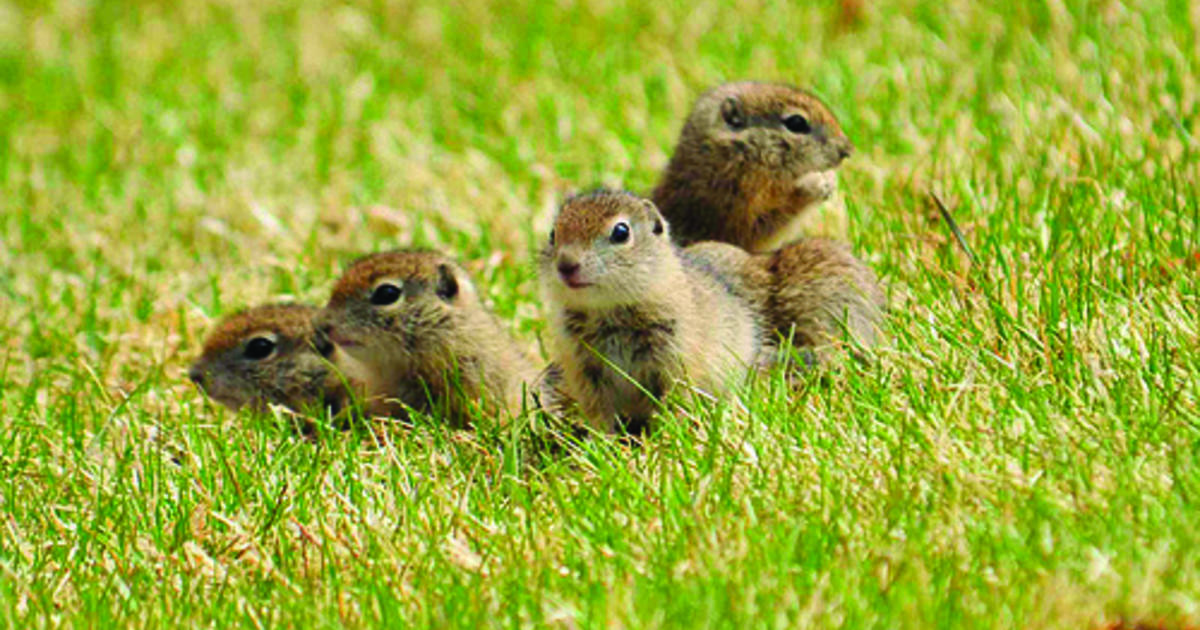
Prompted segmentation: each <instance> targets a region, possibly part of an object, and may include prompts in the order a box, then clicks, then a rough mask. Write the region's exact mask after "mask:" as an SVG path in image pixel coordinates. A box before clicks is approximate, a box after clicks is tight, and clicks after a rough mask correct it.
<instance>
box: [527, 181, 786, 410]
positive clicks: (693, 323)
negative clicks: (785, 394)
mask: <svg viewBox="0 0 1200 630" xmlns="http://www.w3.org/2000/svg"><path fill="white" fill-rule="evenodd" d="M721 264H722V261H721V260H720V259H716V258H714V259H713V260H712V261H709V260H703V259H696V258H693V257H691V256H689V255H688V253H687V252H686V251H683V250H680V249H679V248H678V247H676V246H675V245H673V244H672V243H671V240H670V236H669V234H668V226H667V222H666V221H665V220H664V219H663V217H662V215H661V214H660V213H659V212H658V209H657V208H655V206H654V204H653V203H651V202H650V201H649V200H647V199H642V198H639V197H636V196H634V195H632V194H630V193H625V192H614V191H603V190H602V191H598V192H593V193H589V194H584V195H580V196H576V197H573V198H571V199H568V200H567V201H566V202H565V203H564V204H563V206H562V208H561V209H560V210H559V213H558V216H557V218H556V219H555V222H554V228H553V230H552V231H551V232H550V239H549V243H548V244H547V245H546V247H545V249H543V250H542V253H541V255H540V259H539V271H540V277H541V283H542V288H543V293H544V296H545V299H546V303H547V306H548V307H549V309H550V348H551V355H552V361H553V363H552V366H551V368H550V369H551V370H555V369H557V370H559V371H560V372H561V378H562V384H561V387H562V389H563V391H564V392H565V394H566V395H567V396H569V397H570V398H571V399H572V400H573V401H574V402H575V403H576V405H578V407H579V409H580V411H581V412H582V413H583V415H584V416H585V417H586V418H587V420H588V422H589V424H590V425H591V426H592V427H593V428H595V429H597V430H601V431H611V430H613V429H615V428H617V427H618V426H619V424H624V425H625V427H626V428H628V429H630V430H634V431H636V430H640V429H641V428H642V427H644V426H645V424H646V422H647V421H648V420H649V418H650V417H651V416H652V415H653V414H654V412H655V411H656V402H655V399H659V398H661V397H662V396H663V395H664V394H666V393H667V392H668V391H669V390H670V388H671V387H672V386H673V385H674V383H675V382H676V380H684V381H687V382H690V383H692V384H694V385H696V386H698V387H699V388H701V389H702V390H704V391H707V392H710V393H714V394H715V393H719V392H721V391H724V390H725V388H726V387H727V386H728V385H729V384H730V383H731V381H735V380H737V379H738V378H739V377H742V376H744V375H745V374H746V373H747V371H748V370H749V369H751V368H753V367H755V366H756V365H758V364H759V362H760V360H761V359H762V357H763V346H764V338H765V335H764V332H763V326H762V321H761V319H760V316H759V314H758V312H757V311H756V310H755V309H754V307H753V306H752V305H751V304H750V302H749V301H748V300H747V299H745V298H744V297H743V296H741V295H740V294H739V292H738V290H737V287H736V282H737V281H736V279H735V278H733V277H732V276H728V275H726V274H725V273H724V272H723V270H722V269H720V265H721Z"/></svg>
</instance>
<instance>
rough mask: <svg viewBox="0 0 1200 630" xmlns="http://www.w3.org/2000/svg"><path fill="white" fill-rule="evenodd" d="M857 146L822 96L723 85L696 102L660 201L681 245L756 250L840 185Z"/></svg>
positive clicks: (657, 196) (768, 86) (778, 87)
mask: <svg viewBox="0 0 1200 630" xmlns="http://www.w3.org/2000/svg"><path fill="white" fill-rule="evenodd" d="M853 150H854V147H853V145H852V144H851V142H850V139H849V138H847V137H846V134H845V133H843V132H842V128H841V126H840V125H839V124H838V121H837V119H836V118H835V117H834V115H833V113H832V112H831V111H830V110H829V108H828V107H826V106H825V104H824V103H822V102H821V101H820V100H819V99H818V98H817V97H816V96H814V95H812V94H810V93H808V92H806V91H804V90H801V89H798V88H795V87H792V86H789V85H783V84H776V83H757V82H749V81H747V82H739V83H727V84H724V85H720V86H718V87H716V88H713V89H712V90H710V91H708V92H706V93H704V94H703V95H702V96H700V98H699V99H698V100H697V101H696V104H695V105H694V106H693V108H692V112H691V114H690V115H689V116H688V118H687V122H686V123H685V124H684V127H683V131H682V132H681V133H680V136H679V142H678V143H677V144H676V146H675V152H674V154H673V155H672V157H671V161H670V163H669V164H668V165H667V170H666V172H665V173H664V174H663V177H662V179H661V180H660V181H659V184H658V186H657V188H655V190H654V194H653V199H654V203H655V204H656V205H657V206H658V207H659V208H660V209H661V210H662V213H663V216H664V217H666V219H667V221H669V222H670V224H671V226H672V228H673V229H674V231H675V238H676V240H677V241H679V242H680V243H681V244H684V245H686V244H688V243H692V242H696V241H705V240H714V241H723V242H726V243H732V244H734V245H737V246H739V247H742V248H745V249H747V250H750V251H764V250H766V249H770V248H771V247H770V245H771V244H772V243H773V239H772V236H775V235H776V234H777V233H778V232H780V231H782V230H784V229H785V228H787V227H788V226H789V224H791V223H792V221H793V220H794V219H796V218H797V217H798V216H799V215H800V214H801V213H802V212H803V211H804V210H805V209H806V208H808V207H809V206H811V205H812V204H814V203H816V202H820V201H823V200H824V199H826V198H828V197H829V196H830V195H832V194H833V193H834V191H835V190H836V188H837V174H836V172H835V171H834V169H836V168H837V167H838V166H839V165H840V164H841V163H842V161H843V160H845V159H846V158H847V157H849V156H850V154H851V153H852V152H853Z"/></svg>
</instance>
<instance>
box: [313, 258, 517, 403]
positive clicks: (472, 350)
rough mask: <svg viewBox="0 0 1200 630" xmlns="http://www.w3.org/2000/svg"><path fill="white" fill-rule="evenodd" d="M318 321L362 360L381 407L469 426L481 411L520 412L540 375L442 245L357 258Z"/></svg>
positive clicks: (360, 367)
mask: <svg viewBox="0 0 1200 630" xmlns="http://www.w3.org/2000/svg"><path fill="white" fill-rule="evenodd" d="M316 326H317V329H318V330H319V331H321V332H322V333H324V334H326V335H327V336H328V337H329V338H330V339H331V340H332V341H333V342H334V343H335V344H337V346H338V348H339V350H341V351H343V352H345V353H346V354H347V355H349V357H350V358H351V359H353V360H354V362H355V363H356V365H355V366H354V371H355V375H356V377H357V378H359V379H361V380H362V381H363V383H364V386H365V388H366V392H367V397H368V409H370V410H371V411H373V412H375V413H399V410H401V409H403V406H407V407H411V408H413V409H417V410H420V411H427V412H431V413H433V414H435V415H440V416H442V417H444V418H446V419H447V420H448V421H449V422H450V423H451V424H452V425H454V426H459V427H464V426H467V425H469V424H470V422H471V418H472V417H474V416H476V415H477V414H480V413H488V414H491V413H494V412H497V411H501V410H505V411H508V412H510V413H516V412H519V411H520V410H521V408H522V404H523V402H524V400H523V394H524V392H525V389H526V388H527V387H528V386H529V385H528V384H529V383H532V382H533V380H534V378H535V377H536V371H535V369H534V366H533V364H532V363H531V361H530V359H529V358H528V357H527V356H526V355H525V354H524V353H523V352H522V351H521V350H520V348H518V346H517V344H516V343H515V341H514V340H513V339H512V338H511V337H510V336H509V334H508V332H507V331H505V330H504V328H503V327H502V326H501V325H500V323H499V322H498V321H497V320H496V318H495V316H494V315H493V314H492V313H491V312H490V311H488V310H487V308H486V307H485V306H484V305H483V303H482V302H481V300H480V297H479V294H478V291H477V290H476V288H475V285H474V284H473V283H472V282H471V280H470V277H469V276H468V275H467V273H466V271H464V270H463V269H462V267H460V266H459V265H458V264H457V263H456V262H454V260H452V259H450V258H448V257H446V256H443V255H441V254H439V253H436V252H431V251H394V252H387V253H381V254H374V255H371V256H367V257H365V258H362V259H359V260H358V261H356V262H354V263H353V264H351V265H350V267H349V268H348V269H346V272H345V273H344V274H343V275H342V277H341V279H340V280H338V282H337V285H336V286H335V287H334V289H333V295H332V297H331V298H330V299H329V304H328V305H326V307H325V309H324V310H323V311H322V312H321V313H320V315H318V316H317V320H316ZM396 402H399V403H403V405H396V404H395V403H396Z"/></svg>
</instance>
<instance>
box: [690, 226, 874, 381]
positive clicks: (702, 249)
mask: <svg viewBox="0 0 1200 630" xmlns="http://www.w3.org/2000/svg"><path fill="white" fill-rule="evenodd" d="M685 251H687V252H688V253H689V254H690V255H692V256H693V257H695V258H697V259H701V260H705V261H708V262H709V263H710V264H714V265H719V266H721V267H722V268H724V269H733V270H736V271H735V272H733V275H734V276H735V277H736V278H737V284H738V286H739V287H740V288H741V290H742V291H743V292H744V293H745V294H746V295H747V296H748V297H749V298H750V300H751V301H752V302H753V303H754V304H755V305H756V306H757V307H758V308H759V309H760V311H761V312H762V313H763V317H764V319H765V320H766V321H767V323H768V325H769V326H770V327H771V328H772V329H773V330H774V331H775V336H776V337H777V338H784V339H791V341H792V344H793V345H794V346H797V347H800V348H807V349H812V350H814V351H815V353H816V356H815V357H813V358H816V359H820V358H822V357H824V356H825V355H827V349H828V348H829V347H830V345H831V344H832V343H833V342H835V341H837V340H839V339H843V338H845V337H846V336H847V335H848V336H849V337H851V338H853V339H854V340H855V341H856V342H858V343H859V344H861V345H862V346H865V347H870V346H873V345H875V344H876V343H877V342H878V340H879V334H880V331H879V326H880V323H881V321H882V319H883V312H884V309H885V307H886V303H887V301H886V298H885V297H884V294H883V290H882V288H881V287H880V285H879V280H878V279H877V278H876V276H875V273H874V272H873V271H871V268H870V267H868V266H867V265H866V264H864V263H863V262H862V261H860V260H859V259H858V258H856V257H855V256H854V254H853V253H851V252H850V248H849V247H848V246H847V245H845V244H843V243H840V242H838V241H834V240H830V239H824V238H806V239H801V240H799V241H795V242H792V243H789V244H787V245H784V246H783V247H781V248H779V249H777V250H775V251H773V252H769V253H766V254H750V253H747V252H746V251H744V250H742V249H740V248H737V247H733V246H731V245H727V244H725V243H717V242H713V241H706V242H703V243H696V244H694V245H691V246H689V247H687V248H686V250H685Z"/></svg>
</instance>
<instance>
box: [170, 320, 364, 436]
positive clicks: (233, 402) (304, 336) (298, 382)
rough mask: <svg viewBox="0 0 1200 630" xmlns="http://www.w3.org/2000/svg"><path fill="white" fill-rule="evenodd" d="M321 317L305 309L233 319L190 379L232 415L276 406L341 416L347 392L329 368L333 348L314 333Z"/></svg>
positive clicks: (220, 328)
mask: <svg viewBox="0 0 1200 630" xmlns="http://www.w3.org/2000/svg"><path fill="white" fill-rule="evenodd" d="M316 313H317V308H316V307H315V306H309V305H306V304H269V305H265V306H259V307H256V308H252V309H248V310H245V311H241V312H238V313H235V314H233V315H230V316H228V317H226V318H225V319H223V320H221V322H220V323H219V324H218V325H217V327H216V328H215V329H214V330H213V332H212V333H210V334H209V336H208V339H207V340H206V341H205V343H204V351H203V353H202V354H201V356H200V358H198V359H196V361H195V362H194V363H193V364H192V367H191V369H190V370H189V371H188V377H189V378H191V380H192V382H194V383H195V384H196V385H197V386H198V387H199V388H200V389H201V390H202V391H204V392H205V393H206V394H208V395H209V396H210V397H212V398H213V399H214V400H216V401H217V402H219V403H221V404H223V405H225V406H226V407H229V408H230V409H234V410H236V409H239V408H241V407H243V406H247V405H249V406H254V407H258V408H262V407H265V406H266V404H267V403H274V404H278V405H284V406H287V407H289V408H291V409H292V410H294V411H312V410H314V409H316V408H317V407H319V406H325V407H326V408H327V409H328V410H329V411H330V413H331V414H333V415H336V414H337V413H338V412H340V411H341V410H342V408H343V406H344V405H345V402H346V400H347V390H346V388H345V386H344V384H343V383H344V381H343V378H342V376H341V375H339V374H338V373H337V371H336V370H334V369H333V368H332V365H331V364H330V362H329V359H330V357H331V356H332V355H333V354H334V352H335V350H334V347H333V344H331V343H330V342H329V341H328V340H327V339H324V338H323V337H321V336H320V335H318V334H316V333H315V331H314V329H313V326H312V318H313V316H314V315H315V314H316Z"/></svg>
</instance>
